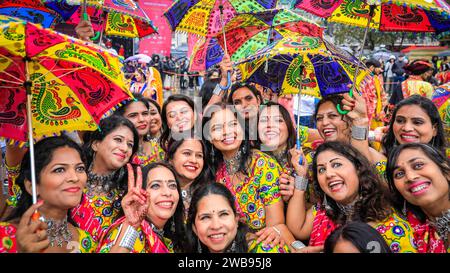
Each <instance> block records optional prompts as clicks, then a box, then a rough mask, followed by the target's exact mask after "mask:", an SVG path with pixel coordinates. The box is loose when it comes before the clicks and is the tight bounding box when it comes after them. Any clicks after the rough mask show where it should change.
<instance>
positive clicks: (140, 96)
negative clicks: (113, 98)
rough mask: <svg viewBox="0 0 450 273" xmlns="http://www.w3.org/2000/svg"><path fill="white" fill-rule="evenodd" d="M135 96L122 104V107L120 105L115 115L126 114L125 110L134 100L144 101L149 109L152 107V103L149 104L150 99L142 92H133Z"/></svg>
mask: <svg viewBox="0 0 450 273" xmlns="http://www.w3.org/2000/svg"><path fill="white" fill-rule="evenodd" d="M133 97H134V99H133V100H131V101H129V102H127V103H126V104H124V105H122V106H121V107H119V109H117V110H116V112H114V114H115V115H120V116H122V117H123V116H124V115H125V111H126V110H127V109H128V107H129V106H130V105H131V104H132V103H133V102H139V101H140V102H142V103H143V104H144V105H145V107H146V108H147V109H150V105H149V99H147V98H146V97H144V96H143V95H142V94H139V93H133Z"/></svg>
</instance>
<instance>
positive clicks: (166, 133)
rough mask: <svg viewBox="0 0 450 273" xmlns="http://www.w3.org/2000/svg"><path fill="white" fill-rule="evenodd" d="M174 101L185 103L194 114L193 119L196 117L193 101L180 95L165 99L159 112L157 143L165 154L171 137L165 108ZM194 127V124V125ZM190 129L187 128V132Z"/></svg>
mask: <svg viewBox="0 0 450 273" xmlns="http://www.w3.org/2000/svg"><path fill="white" fill-rule="evenodd" d="M174 101H184V102H186V103H187V104H188V105H189V107H190V108H191V109H192V112H194V118H195V117H196V116H197V112H196V111H195V105H194V101H193V100H192V99H191V98H189V97H188V96H185V95H181V94H175V95H171V96H169V97H168V98H167V100H166V101H165V102H164V104H163V107H162V111H161V121H162V130H163V132H162V134H161V137H160V138H159V143H160V146H161V148H162V149H163V150H164V151H165V152H167V150H168V149H169V147H168V142H169V138H170V137H171V129H170V128H169V126H168V125H167V106H168V105H169V104H170V103H171V102H174ZM194 127H195V124H194ZM190 129H192V128H189V130H190Z"/></svg>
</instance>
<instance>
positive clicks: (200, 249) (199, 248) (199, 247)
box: [197, 238, 202, 253]
mask: <svg viewBox="0 0 450 273" xmlns="http://www.w3.org/2000/svg"><path fill="white" fill-rule="evenodd" d="M197 252H198V253H202V245H201V243H200V239H198V238H197Z"/></svg>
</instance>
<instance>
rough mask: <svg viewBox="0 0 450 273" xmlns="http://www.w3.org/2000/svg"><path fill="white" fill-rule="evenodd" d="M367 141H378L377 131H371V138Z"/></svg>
mask: <svg viewBox="0 0 450 273" xmlns="http://www.w3.org/2000/svg"><path fill="white" fill-rule="evenodd" d="M367 139H368V140H369V141H370V142H375V141H376V137H375V131H369V136H368V137H367Z"/></svg>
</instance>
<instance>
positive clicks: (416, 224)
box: [406, 211, 450, 253]
mask: <svg viewBox="0 0 450 273" xmlns="http://www.w3.org/2000/svg"><path fill="white" fill-rule="evenodd" d="M406 215H407V218H408V221H409V223H410V224H411V227H412V229H413V231H414V242H415V244H416V246H417V251H418V252H419V253H446V252H447V253H450V247H449V249H445V244H444V241H443V240H442V239H441V238H440V237H439V235H438V233H437V232H436V229H435V228H434V227H433V226H432V225H430V223H429V221H428V220H426V221H425V222H422V221H420V220H419V219H418V218H417V217H416V215H414V213H413V212H411V211H408V212H407V213H406Z"/></svg>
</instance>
